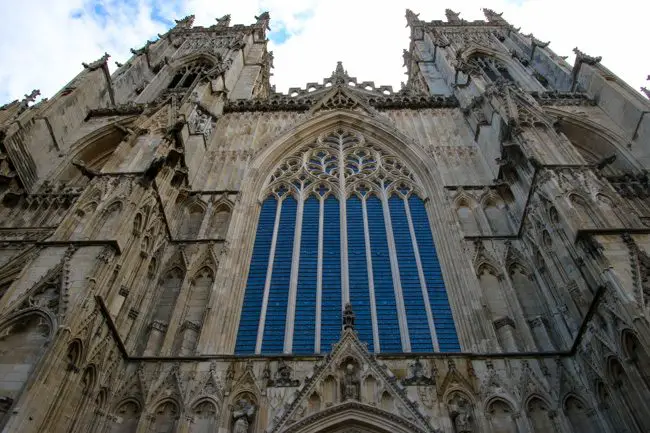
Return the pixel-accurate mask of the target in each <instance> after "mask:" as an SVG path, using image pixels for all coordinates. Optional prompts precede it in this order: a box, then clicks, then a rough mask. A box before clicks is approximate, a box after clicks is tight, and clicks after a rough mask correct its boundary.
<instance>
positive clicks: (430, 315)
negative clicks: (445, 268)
mask: <svg viewBox="0 0 650 433" xmlns="http://www.w3.org/2000/svg"><path fill="white" fill-rule="evenodd" d="M403 200H404V209H405V211H406V219H407V221H408V225H409V233H410V234H411V242H412V245H413V253H414V255H415V264H416V266H417V268H418V278H419V280H420V288H421V289H422V299H423V300H424V309H425V311H426V313H427V322H428V323H429V332H430V333H431V344H432V345H433V351H434V352H440V345H439V344H438V335H437V333H436V327H435V322H434V320H435V319H434V317H433V312H432V311H431V302H430V301H429V291H428V287H427V282H426V279H425V278H424V268H423V267H422V260H421V259H420V249H419V248H418V241H417V238H416V237H415V227H414V226H413V218H412V217H411V208H410V206H409V201H408V200H407V199H406V198H404V199H403Z"/></svg>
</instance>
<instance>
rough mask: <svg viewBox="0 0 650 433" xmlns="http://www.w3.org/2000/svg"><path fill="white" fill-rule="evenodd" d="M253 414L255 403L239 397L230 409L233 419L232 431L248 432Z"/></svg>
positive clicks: (233, 432) (234, 432) (236, 432)
mask: <svg viewBox="0 0 650 433" xmlns="http://www.w3.org/2000/svg"><path fill="white" fill-rule="evenodd" d="M254 414H255V405H254V404H253V403H251V402H250V401H248V400H246V399H243V398H242V399H240V400H239V401H238V402H237V403H236V404H235V407H234V408H233V411H232V417H233V419H234V420H235V422H234V423H233V426H232V433H248V427H249V426H250V420H251V418H252V417H253V415H254Z"/></svg>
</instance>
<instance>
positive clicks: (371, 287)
mask: <svg viewBox="0 0 650 433" xmlns="http://www.w3.org/2000/svg"><path fill="white" fill-rule="evenodd" d="M361 209H362V212H363V237H364V239H365V246H366V267H367V271H368V291H369V294H370V317H371V319H372V339H373V343H374V344H373V347H374V349H375V353H379V352H381V345H380V342H379V324H378V322H377V301H376V299H375V277H374V275H373V273H372V248H371V245H370V228H369V227H368V209H367V207H366V197H363V199H362V200H361Z"/></svg>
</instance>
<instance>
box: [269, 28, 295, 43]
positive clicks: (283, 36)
mask: <svg viewBox="0 0 650 433" xmlns="http://www.w3.org/2000/svg"><path fill="white" fill-rule="evenodd" d="M273 27H275V29H273V30H272V31H271V32H270V33H269V34H268V37H269V40H270V41H271V42H273V43H274V44H276V45H282V44H283V43H285V42H286V41H287V39H289V38H290V37H291V34H290V33H289V32H288V31H287V28H286V27H285V26H284V25H283V24H282V23H276V24H275V26H273Z"/></svg>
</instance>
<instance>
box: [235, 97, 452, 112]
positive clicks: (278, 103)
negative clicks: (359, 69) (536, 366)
mask: <svg viewBox="0 0 650 433" xmlns="http://www.w3.org/2000/svg"><path fill="white" fill-rule="evenodd" d="M319 96H322V95H319ZM359 96H360V95H359ZM362 99H364V100H365V101H366V102H367V103H368V105H370V106H371V107H374V108H376V109H379V110H387V109H422V108H457V107H458V106H459V105H458V100H457V99H456V98H455V97H454V96H444V95H436V96H427V95H409V94H407V93H396V94H393V95H372V96H371V97H367V98H362ZM319 100H320V98H316V97H291V96H287V95H281V96H275V97H271V98H269V99H266V100H262V99H242V100H238V101H229V102H228V103H227V104H226V106H225V107H224V113H234V112H246V111H308V110H309V109H310V108H311V107H312V106H314V105H315V104H316V103H317V102H318V101H319Z"/></svg>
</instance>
